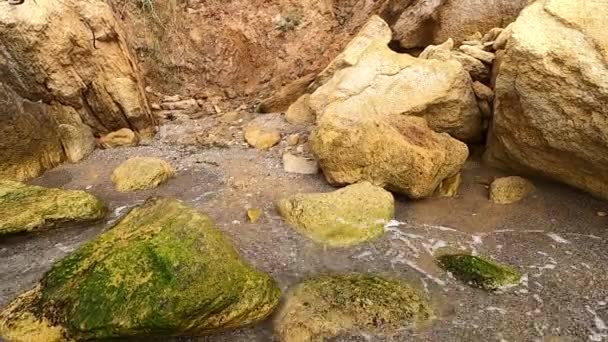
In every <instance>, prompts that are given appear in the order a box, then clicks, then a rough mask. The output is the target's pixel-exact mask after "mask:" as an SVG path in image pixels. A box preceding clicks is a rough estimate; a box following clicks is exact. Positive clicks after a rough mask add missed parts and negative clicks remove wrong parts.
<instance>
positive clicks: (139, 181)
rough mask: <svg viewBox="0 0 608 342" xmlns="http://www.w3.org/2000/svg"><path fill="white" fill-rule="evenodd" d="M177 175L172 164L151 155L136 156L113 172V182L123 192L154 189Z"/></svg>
mask: <svg viewBox="0 0 608 342" xmlns="http://www.w3.org/2000/svg"><path fill="white" fill-rule="evenodd" d="M174 175H175V170H174V169H173V167H172V166H171V164H169V163H167V162H166V161H164V160H161V159H157V158H149V157H134V158H130V159H128V160H127V161H125V162H124V163H122V164H120V166H119V167H117V168H116V169H115V170H114V172H113V173H112V182H113V183H114V185H115V186H116V190H118V191H121V192H128V191H136V190H146V189H153V188H155V187H157V186H159V185H160V184H162V183H164V182H166V181H167V180H169V179H170V178H172V177H173V176H174Z"/></svg>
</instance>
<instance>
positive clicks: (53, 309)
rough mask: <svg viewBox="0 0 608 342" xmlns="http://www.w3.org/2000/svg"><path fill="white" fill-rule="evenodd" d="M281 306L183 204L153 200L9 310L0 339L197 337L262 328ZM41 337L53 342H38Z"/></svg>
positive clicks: (269, 287) (274, 291) (1, 320)
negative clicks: (256, 325) (251, 326)
mask: <svg viewBox="0 0 608 342" xmlns="http://www.w3.org/2000/svg"><path fill="white" fill-rule="evenodd" d="M279 297H280V290H279V289H278V288H277V286H276V284H275V282H274V280H273V279H272V278H271V277H269V276H268V275H266V274H264V273H261V272H259V271H257V270H255V269H254V268H253V267H252V266H250V265H248V264H247V263H246V262H244V261H243V260H242V259H241V258H240V257H239V254H238V252H237V251H236V249H235V248H234V247H233V246H232V245H231V244H230V242H229V241H228V240H227V239H226V237H224V235H223V234H222V232H220V231H219V230H218V229H217V228H215V226H214V224H213V222H212V221H211V219H210V218H209V217H208V216H206V215H204V214H201V213H199V212H197V211H196V210H193V209H191V208H189V207H187V206H186V205H184V204H182V203H181V202H179V201H177V200H173V199H152V200H148V201H147V202H146V203H144V204H143V205H142V206H140V207H137V208H135V209H133V210H132V211H131V212H130V213H129V214H128V215H127V216H125V217H124V218H123V219H122V220H120V221H119V222H118V223H117V224H116V225H115V226H114V227H113V228H111V229H110V230H108V231H107V232H105V233H103V234H102V235H100V236H99V237H98V238H97V239H95V240H94V241H92V242H89V243H87V244H85V245H83V246H82V247H81V248H79V249H78V250H77V251H75V252H74V253H72V254H71V255H69V256H68V257H67V258H65V259H64V260H62V261H60V262H59V263H57V264H56V265H55V266H54V267H53V268H52V269H51V271H49V272H48V273H47V274H46V275H45V276H44V278H43V279H42V281H41V282H40V284H39V286H38V287H36V288H35V289H33V290H31V291H29V292H27V293H26V294H24V295H22V296H20V297H19V298H17V299H16V300H15V301H14V302H13V303H12V304H10V305H9V307H8V308H7V309H6V310H5V311H4V312H3V313H1V314H0V336H3V337H5V338H7V339H8V340H10V341H13V340H15V341H45V342H52V341H59V340H63V339H68V338H69V339H74V340H89V339H111V338H135V337H144V336H169V335H200V334H205V333H208V332H212V331H216V330H221V329H227V328H235V327H240V326H244V325H248V324H251V323H255V322H258V321H260V320H262V319H264V318H266V317H267V316H268V315H269V314H270V313H271V312H272V311H273V309H274V308H275V306H276V305H277V304H278V301H279ZM41 331H48V332H49V333H48V334H42V335H43V336H42V337H40V338H38V339H36V336H40V335H41ZM58 336H63V337H61V338H60V337H58ZM51 337H54V338H51Z"/></svg>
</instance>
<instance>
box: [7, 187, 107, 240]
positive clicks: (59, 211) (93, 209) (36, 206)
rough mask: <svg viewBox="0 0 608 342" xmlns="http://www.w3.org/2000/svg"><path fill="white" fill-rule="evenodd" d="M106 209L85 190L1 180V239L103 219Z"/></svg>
mask: <svg viewBox="0 0 608 342" xmlns="http://www.w3.org/2000/svg"><path fill="white" fill-rule="evenodd" d="M105 211H106V209H105V206H104V205H103V203H102V202H101V201H99V200H98V199H97V198H95V196H93V195H91V194H89V193H86V192H84V191H73V190H62V189H49V188H44V187H41V186H33V185H26V184H22V183H18V182H13V181H7V180H0V236H2V235H7V234H15V233H23V232H31V231H39V230H45V229H48V228H51V227H54V226H56V225H58V224H61V223H81V222H89V221H95V220H99V219H101V218H102V217H103V216H104V214H105Z"/></svg>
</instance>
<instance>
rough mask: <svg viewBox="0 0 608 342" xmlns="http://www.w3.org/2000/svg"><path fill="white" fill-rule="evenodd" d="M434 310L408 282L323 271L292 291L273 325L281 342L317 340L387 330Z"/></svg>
mask: <svg viewBox="0 0 608 342" xmlns="http://www.w3.org/2000/svg"><path fill="white" fill-rule="evenodd" d="M432 315H433V313H432V310H431V308H430V307H429V305H428V303H427V302H426V300H425V299H424V298H423V297H422V296H421V295H420V294H419V293H418V291H416V290H415V289H414V288H412V287H411V286H410V285H408V284H407V283H404V282H401V281H393V280H387V279H383V278H380V277H377V276H372V275H363V274H350V275H338V276H322V277H319V278H315V279H310V280H307V281H305V282H304V283H302V284H299V285H297V286H296V287H295V288H294V289H293V290H291V291H290V293H289V295H288V297H287V300H286V302H285V304H284V305H283V307H282V308H281V310H280V311H279V314H278V316H277V318H276V322H275V323H276V324H275V330H276V333H277V335H278V336H279V338H280V341H282V342H312V341H315V342H316V341H324V340H325V339H327V338H331V337H335V336H339V335H341V334H348V333H355V334H360V333H366V332H367V333H373V334H376V333H378V334H381V333H391V332H394V331H395V330H397V329H402V328H403V327H405V326H408V325H411V326H415V325H416V324H418V323H422V322H424V321H426V320H428V319H430V318H431V317H432Z"/></svg>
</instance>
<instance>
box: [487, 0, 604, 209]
mask: <svg viewBox="0 0 608 342" xmlns="http://www.w3.org/2000/svg"><path fill="white" fill-rule="evenodd" d="M607 18H608V5H607V3H606V2H605V1H585V0H540V1H536V2H534V3H533V4H532V5H530V6H529V7H528V8H526V9H525V10H524V11H523V12H522V14H521V16H520V17H519V18H518V19H517V21H516V22H515V23H514V24H513V25H512V27H511V28H512V30H511V31H512V33H511V36H510V38H509V40H508V43H507V45H506V50H505V52H504V56H503V57H502V62H501V63H500V68H498V77H497V79H496V87H495V92H496V100H495V105H494V106H495V108H494V118H493V120H492V127H491V132H490V135H489V137H488V149H487V151H486V154H485V158H486V160H487V161H489V162H490V163H491V164H492V165H493V166H497V167H501V168H504V169H506V170H509V171H515V172H518V173H522V174H530V173H535V174H538V175H541V176H545V177H549V178H552V179H554V180H557V181H560V182H563V183H566V184H569V185H571V186H573V187H577V188H579V189H582V190H584V191H587V192H589V193H591V194H593V195H595V196H597V197H600V198H604V199H608V172H607V170H608V105H607V104H608V62H607V61H608V35H606V32H605V26H606V23H607Z"/></svg>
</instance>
